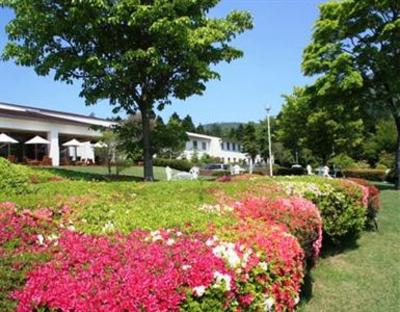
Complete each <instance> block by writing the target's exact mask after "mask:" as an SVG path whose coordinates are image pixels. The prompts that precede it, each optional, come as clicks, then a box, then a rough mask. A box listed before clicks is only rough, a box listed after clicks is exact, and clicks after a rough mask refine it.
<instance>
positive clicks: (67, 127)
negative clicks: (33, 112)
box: [0, 117, 111, 166]
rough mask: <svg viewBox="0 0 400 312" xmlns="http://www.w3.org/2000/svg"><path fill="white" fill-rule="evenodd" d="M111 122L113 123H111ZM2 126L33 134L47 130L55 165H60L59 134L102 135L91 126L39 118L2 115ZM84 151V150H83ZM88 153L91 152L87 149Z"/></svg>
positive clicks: (51, 155)
mask: <svg viewBox="0 0 400 312" xmlns="http://www.w3.org/2000/svg"><path fill="white" fill-rule="evenodd" d="M110 124H111V123H110ZM0 128H1V129H7V130H10V131H16V132H18V131H27V132H29V131H32V136H34V135H35V132H46V133H47V140H48V141H50V145H49V157H51V159H52V162H53V166H59V164H60V143H59V135H60V134H65V135H72V136H74V135H75V136H78V137H79V136H85V137H92V138H96V137H99V136H101V132H100V131H95V130H93V129H90V126H86V125H73V124H67V123H54V122H46V121H38V120H27V119H22V118H21V119H19V118H5V117H0ZM82 153H83V152H82ZM85 153H86V154H90V152H88V151H85Z"/></svg>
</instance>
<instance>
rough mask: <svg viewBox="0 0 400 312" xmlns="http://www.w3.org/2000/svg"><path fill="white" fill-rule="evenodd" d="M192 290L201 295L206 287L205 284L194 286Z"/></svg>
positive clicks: (198, 295)
mask: <svg viewBox="0 0 400 312" xmlns="http://www.w3.org/2000/svg"><path fill="white" fill-rule="evenodd" d="M193 292H194V294H195V295H196V296H197V297H201V296H203V295H204V293H205V292H206V287H205V286H196V287H194V288H193Z"/></svg>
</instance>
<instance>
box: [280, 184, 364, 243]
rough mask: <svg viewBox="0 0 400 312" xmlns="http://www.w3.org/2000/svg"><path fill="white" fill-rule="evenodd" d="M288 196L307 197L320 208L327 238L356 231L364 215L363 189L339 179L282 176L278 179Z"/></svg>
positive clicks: (358, 230) (359, 227) (341, 236)
mask: <svg viewBox="0 0 400 312" xmlns="http://www.w3.org/2000/svg"><path fill="white" fill-rule="evenodd" d="M279 184H280V185H281V187H282V189H283V190H284V191H285V192H286V193H287V194H289V195H297V196H302V197H305V198H307V199H309V200H311V201H312V202H313V203H314V204H315V205H316V206H317V207H318V209H319V210H320V212H321V217H322V220H323V230H324V233H325V235H326V236H327V237H329V238H330V239H332V240H334V241H339V240H340V239H342V238H344V237H345V236H347V235H352V234H355V233H358V232H360V231H361V230H362V229H363V226H364V224H365V220H366V215H367V201H368V199H367V197H368V195H367V194H366V193H365V192H366V191H367V190H366V189H365V188H363V187H362V186H361V185H358V184H355V183H349V182H348V181H345V180H341V179H335V180H333V179H332V180H330V179H324V178H317V177H311V178H310V177H302V178H290V179H289V178H286V179H284V180H283V179H282V180H280V181H279Z"/></svg>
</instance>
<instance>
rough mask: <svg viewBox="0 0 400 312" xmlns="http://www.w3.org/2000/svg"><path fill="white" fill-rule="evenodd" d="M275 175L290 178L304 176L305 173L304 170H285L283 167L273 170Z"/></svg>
mask: <svg viewBox="0 0 400 312" xmlns="http://www.w3.org/2000/svg"><path fill="white" fill-rule="evenodd" d="M274 173H275V175H279V176H288V175H289V176H290V175H304V174H305V173H306V171H305V170H304V168H285V167H278V168H276V169H274Z"/></svg>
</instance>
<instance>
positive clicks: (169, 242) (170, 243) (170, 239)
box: [167, 238, 175, 246]
mask: <svg viewBox="0 0 400 312" xmlns="http://www.w3.org/2000/svg"><path fill="white" fill-rule="evenodd" d="M173 244H175V240H174V239H172V238H169V239H168V240H167V245H168V246H172V245H173Z"/></svg>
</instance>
